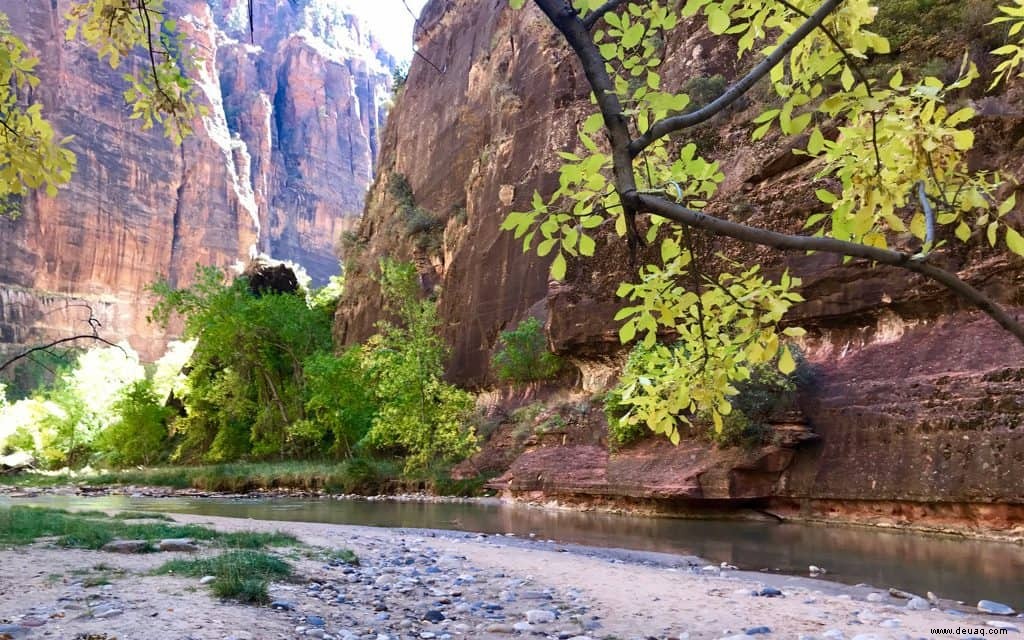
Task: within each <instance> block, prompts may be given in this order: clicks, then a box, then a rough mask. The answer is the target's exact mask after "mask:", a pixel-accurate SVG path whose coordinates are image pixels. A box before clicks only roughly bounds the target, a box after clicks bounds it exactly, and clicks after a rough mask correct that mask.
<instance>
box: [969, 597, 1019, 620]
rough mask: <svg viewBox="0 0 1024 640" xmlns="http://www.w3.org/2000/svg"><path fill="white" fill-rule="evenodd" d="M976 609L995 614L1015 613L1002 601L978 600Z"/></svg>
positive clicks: (1008, 614) (1010, 614)
mask: <svg viewBox="0 0 1024 640" xmlns="http://www.w3.org/2000/svg"><path fill="white" fill-rule="evenodd" d="M978 611H981V612H982V613H992V614H995V615H997V616H1012V615H1013V614H1015V613H1017V612H1016V611H1014V610H1013V609H1012V608H1010V607H1009V605H1005V604H1003V603H1002V602H994V601H992V600H980V601H979V602H978Z"/></svg>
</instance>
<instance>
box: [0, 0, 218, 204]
mask: <svg viewBox="0 0 1024 640" xmlns="http://www.w3.org/2000/svg"><path fill="white" fill-rule="evenodd" d="M66 18H67V20H68V28H67V34H66V36H67V39H68V40H73V39H75V38H77V37H81V39H82V40H83V41H84V42H85V43H86V44H87V45H88V46H90V47H91V48H93V49H95V50H96V52H97V54H98V55H99V57H100V59H101V60H105V61H107V62H108V63H109V64H110V67H111V68H112V69H118V68H120V67H122V66H123V65H125V61H126V60H128V59H129V58H130V57H132V56H133V54H136V53H141V54H142V55H143V56H144V57H145V59H146V64H144V65H130V64H129V65H126V66H129V67H130V68H131V70H130V71H128V72H126V73H125V74H124V79H125V81H126V82H127V85H128V86H127V88H126V89H125V91H124V99H125V103H126V104H127V105H128V106H129V107H130V108H131V118H133V119H136V120H139V121H141V123H142V128H143V129H148V128H150V127H152V126H153V125H154V124H155V123H160V124H162V125H163V127H164V133H165V134H166V135H167V137H168V138H170V139H172V140H174V141H175V142H178V143H180V142H181V140H182V139H184V137H186V136H188V135H189V134H190V133H191V131H192V121H193V119H194V118H195V117H196V115H197V114H200V113H202V112H204V108H203V107H202V106H200V105H198V104H197V102H196V100H197V97H198V93H197V91H196V88H195V85H194V82H193V81H192V80H191V79H190V78H189V77H188V72H189V71H190V70H191V69H192V68H193V65H194V59H195V58H194V55H193V51H192V49H193V47H192V45H190V44H188V43H187V42H186V41H185V38H184V35H183V34H182V33H180V32H179V31H178V24H177V21H176V20H174V18H173V17H172V16H170V15H169V13H168V12H167V10H166V7H165V6H164V0H80V1H78V2H75V3H73V4H72V5H71V9H70V10H69V11H68V13H67V16H66ZM38 64H39V59H38V58H35V57H32V56H30V55H29V51H28V47H27V46H26V45H25V43H24V41H23V40H21V39H20V38H19V37H18V36H17V35H16V34H14V33H13V32H12V31H11V28H10V22H9V20H8V18H7V16H6V15H4V14H2V13H0V215H6V216H9V217H17V215H18V214H19V213H20V207H19V206H18V200H19V199H20V198H21V197H22V196H25V195H27V194H28V193H29V192H30V191H33V190H36V189H43V190H45V191H46V192H47V193H48V194H49V195H51V196H52V195H55V194H56V192H57V189H58V188H59V187H60V186H62V185H65V184H67V183H68V182H69V181H70V180H71V174H72V173H73V172H74V170H75V163H76V161H75V155H74V153H73V152H72V151H71V150H70V149H69V148H68V146H67V145H68V143H69V142H70V141H71V137H60V138H58V137H57V135H56V132H55V130H54V127H53V125H52V124H51V123H50V122H49V121H48V120H47V119H46V118H45V117H44V115H43V111H42V109H43V106H42V105H40V104H38V103H32V102H31V93H32V90H33V89H34V88H35V87H36V86H37V85H38V84H39V78H38V77H37V76H36V75H35V74H34V73H33V71H34V70H35V68H36V66H37V65H38Z"/></svg>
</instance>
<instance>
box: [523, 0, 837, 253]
mask: <svg viewBox="0 0 1024 640" xmlns="http://www.w3.org/2000/svg"><path fill="white" fill-rule="evenodd" d="M831 1H835V2H839V1H841V0H831ZM535 2H536V3H537V6H539V7H540V9H541V11H543V12H544V14H545V15H546V16H547V17H548V19H549V20H551V22H552V24H554V25H555V28H557V29H558V30H559V31H560V32H561V33H562V35H563V36H564V37H565V39H566V41H567V42H568V43H569V46H570V47H572V50H573V51H574V52H575V53H576V57H577V58H579V60H580V63H581V64H582V65H583V73H584V74H585V75H586V76H587V82H589V83H590V88H591V89H592V90H593V91H594V96H595V97H596V98H597V105H598V107H599V108H600V109H601V115H602V116H603V117H604V126H605V129H607V131H608V140H609V142H610V143H611V146H612V166H613V170H614V174H615V190H616V191H618V192H619V195H620V197H621V196H622V195H623V194H627V193H635V192H636V177H635V176H634V175H633V156H632V155H631V154H630V151H629V143H630V134H629V125H628V123H627V122H626V117H625V115H624V114H623V112H622V104H621V103H620V102H619V97H618V95H617V94H616V93H615V85H614V84H613V83H612V80H611V78H610V77H609V76H608V71H607V69H605V62H604V58H603V57H602V56H601V52H600V51H598V49H597V45H595V44H594V41H593V40H592V39H591V37H590V31H588V30H587V28H586V25H584V24H583V21H582V20H580V17H579V15H578V14H577V13H576V10H575V9H573V8H572V6H571V5H570V4H569V3H568V2H566V1H564V0H561V1H560V0H535ZM623 211H624V213H625V216H626V234H627V240H628V242H629V249H630V255H631V256H635V255H636V249H637V247H639V246H640V234H639V233H637V230H636V209H635V208H633V207H632V206H630V204H629V203H628V202H626V201H623Z"/></svg>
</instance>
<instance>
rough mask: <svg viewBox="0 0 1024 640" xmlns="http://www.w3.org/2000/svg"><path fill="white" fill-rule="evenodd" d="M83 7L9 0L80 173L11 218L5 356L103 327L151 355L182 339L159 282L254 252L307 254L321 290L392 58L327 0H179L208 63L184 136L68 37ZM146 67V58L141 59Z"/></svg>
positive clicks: (357, 194) (367, 165) (1, 283)
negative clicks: (161, 308) (91, 317)
mask: <svg viewBox="0 0 1024 640" xmlns="http://www.w3.org/2000/svg"><path fill="white" fill-rule="evenodd" d="M68 6H69V2H68V0H59V1H55V2H52V3H51V2H41V1H38V0H33V1H32V2H25V1H24V0H0V11H2V12H5V13H6V14H7V15H8V16H9V17H10V19H11V24H12V28H13V30H14V31H15V32H16V33H18V34H20V35H21V36H22V37H23V38H24V39H25V40H26V42H27V44H28V45H29V47H30V48H31V49H32V50H33V52H34V53H35V54H36V55H38V57H39V58H40V65H39V69H38V73H39V76H40V79H41V83H40V85H39V87H38V89H37V90H36V92H35V95H33V96H32V98H33V100H35V101H38V102H41V103H42V104H43V106H44V113H45V114H46V115H47V117H49V118H50V119H51V120H52V121H53V122H54V123H55V125H56V127H57V130H58V132H59V134H60V135H74V136H75V139H74V141H73V142H72V143H71V148H72V149H73V150H74V152H75V153H76V155H77V156H78V170H77V172H76V173H75V176H74V178H73V180H72V183H71V184H70V185H69V186H68V187H66V188H64V189H62V190H61V191H60V193H59V194H58V195H57V196H56V197H53V198H49V197H46V196H45V195H42V194H33V195H31V196H30V197H29V198H27V199H26V200H25V201H24V203H23V210H24V212H23V214H22V215H21V217H20V218H18V219H17V220H14V221H11V220H7V219H0V356H2V355H3V353H11V352H14V351H16V350H18V349H21V348H23V347H24V346H28V345H32V344H35V343H37V342H39V341H41V340H45V339H49V338H53V337H60V336H64V335H69V334H71V333H72V332H82V330H86V332H87V330H88V327H87V326H86V325H85V324H84V322H83V320H84V319H85V318H87V317H88V311H87V310H85V309H84V308H83V307H81V306H80V305H82V304H87V305H89V306H91V307H92V309H93V311H94V312H95V314H96V316H97V318H98V319H99V320H100V322H101V323H102V324H103V330H102V331H103V336H104V337H105V338H107V339H110V340H115V341H116V340H120V339H127V340H128V341H129V342H131V344H132V345H133V346H134V347H135V348H136V349H138V350H139V351H140V352H141V353H142V354H143V356H144V357H147V358H153V357H156V356H158V355H159V353H160V352H161V350H162V348H163V345H164V343H165V341H166V337H165V336H164V334H163V331H161V330H159V329H158V328H156V327H154V326H152V325H150V324H148V323H147V322H146V320H145V316H146V313H147V311H148V309H149V306H150V303H151V301H150V300H149V299H147V297H146V295H145V287H146V285H147V284H148V283H150V282H152V281H153V280H155V279H156V278H158V277H161V276H162V277H166V278H168V279H169V280H170V281H171V282H172V283H176V284H185V283H188V282H189V281H190V278H191V276H192V273H193V271H194V268H195V265H196V264H197V263H198V264H204V265H209V264H212V265H218V266H222V267H223V266H227V265H230V264H232V263H234V262H236V261H239V260H245V259H247V258H248V257H249V256H250V255H252V254H254V253H257V252H259V253H265V254H269V255H271V256H273V257H275V258H278V259H287V260H292V261H295V262H298V263H300V264H302V265H303V266H304V267H305V268H306V269H307V270H308V271H309V273H310V275H311V276H312V277H313V278H314V281H315V282H318V283H322V282H324V281H325V280H326V279H327V277H328V276H330V275H332V274H334V273H337V272H338V261H337V258H336V257H335V254H334V245H335V242H336V240H337V237H338V235H339V234H340V233H341V232H342V231H343V230H345V229H348V228H351V227H353V226H354V225H355V222H356V220H357V218H358V217H359V215H360V213H361V210H362V206H363V199H364V195H365V192H366V187H367V185H368V184H369V183H370V181H371V180H372V178H373V167H374V163H375V160H376V157H377V153H378V138H379V133H380V131H381V129H382V127H383V122H384V118H385V115H386V110H387V106H388V101H389V99H390V93H391V71H392V69H393V68H394V60H393V59H392V57H391V56H390V54H388V53H387V52H386V51H384V50H383V49H382V48H381V47H380V46H379V44H378V43H377V42H376V41H375V40H374V39H373V37H372V36H371V35H370V34H369V33H367V32H366V31H365V30H364V29H363V27H362V26H361V25H360V24H359V23H358V21H357V20H356V19H355V18H354V17H352V16H349V15H346V14H345V13H344V12H343V11H341V10H339V9H336V8H334V7H333V6H332V3H331V2H330V1H329V0H300V1H293V0H256V2H255V3H254V16H253V19H254V29H253V32H252V34H250V32H249V17H248V13H247V10H248V2H247V1H246V0H209V2H207V1H204V0H169V2H168V8H169V10H170V11H172V12H174V13H176V14H177V15H180V16H181V17H182V18H181V20H180V21H179V24H180V25H181V28H182V29H183V30H185V31H187V32H188V34H189V37H191V38H193V39H194V41H195V43H196V44H197V46H198V51H199V52H200V54H201V55H202V59H201V60H200V65H199V69H198V71H197V74H196V77H197V80H198V83H199V86H200V88H201V93H202V102H203V103H204V104H205V105H206V106H207V107H208V110H209V111H208V114H207V115H206V116H205V117H203V118H202V121H201V122H197V124H196V132H195V135H193V136H191V137H190V138H188V139H187V140H186V141H185V143H184V145H183V146H181V147H180V148H179V147H176V146H174V145H173V144H171V143H170V142H168V141H166V140H165V139H164V138H163V136H162V132H161V131H160V130H159V126H158V127H156V128H154V129H153V130H150V131H143V130H141V128H140V126H139V123H138V122H136V121H133V120H130V119H129V118H128V110H127V108H126V107H125V104H124V101H123V99H122V96H121V93H122V91H123V88H124V82H123V80H122V79H121V75H122V73H123V72H122V71H112V70H111V69H110V68H109V65H107V64H106V63H105V62H100V61H99V60H98V59H97V57H96V54H95V52H93V51H92V50H90V49H88V48H87V47H85V46H83V45H81V44H80V43H77V42H70V43H67V42H65V41H64V37H63V34H64V30H65V22H64V19H63V17H62V16H63V15H64V13H65V12H66V11H67V9H68ZM130 64H134V65H142V64H145V62H144V61H143V60H142V58H141V57H140V58H137V59H135V60H132V61H131V62H130Z"/></svg>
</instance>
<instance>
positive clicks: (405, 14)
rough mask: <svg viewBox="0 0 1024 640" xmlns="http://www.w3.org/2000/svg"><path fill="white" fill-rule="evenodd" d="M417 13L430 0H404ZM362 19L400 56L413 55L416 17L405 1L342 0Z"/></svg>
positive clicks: (406, 57) (382, 42) (374, 33)
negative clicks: (403, 2)
mask: <svg viewBox="0 0 1024 640" xmlns="http://www.w3.org/2000/svg"><path fill="white" fill-rule="evenodd" d="M405 2H406V3H407V4H408V5H409V9H412V10H413V12H415V13H416V15H419V12H420V9H422V8H423V5H424V4H426V2H427V0H405ZM341 3H342V5H347V6H348V7H349V8H350V9H351V10H352V11H353V12H354V13H355V14H356V15H357V16H359V18H360V21H361V22H363V23H364V24H366V25H368V26H369V28H370V32H371V33H373V35H374V36H375V37H376V38H377V40H379V41H380V43H381V44H383V45H384V48H385V49H387V50H388V51H390V52H391V54H392V55H394V56H395V57H396V58H398V59H399V60H408V59H409V58H411V57H412V27H413V18H412V16H411V15H409V11H408V10H406V8H405V6H404V5H403V4H402V0H341Z"/></svg>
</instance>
